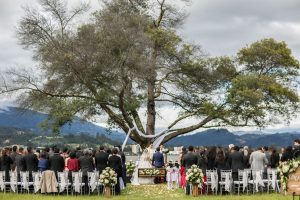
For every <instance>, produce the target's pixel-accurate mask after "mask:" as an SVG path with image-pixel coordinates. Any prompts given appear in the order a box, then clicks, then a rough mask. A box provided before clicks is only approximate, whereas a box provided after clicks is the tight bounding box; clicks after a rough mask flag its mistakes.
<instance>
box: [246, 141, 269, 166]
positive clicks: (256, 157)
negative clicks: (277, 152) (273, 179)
mask: <svg viewBox="0 0 300 200" xmlns="http://www.w3.org/2000/svg"><path fill="white" fill-rule="evenodd" d="M249 162H250V165H251V169H252V170H253V171H264V169H265V166H266V165H267V164H268V159H267V157H266V154H264V153H263V150H262V148H261V147H260V148H258V149H257V151H254V152H253V153H252V154H251V155H250V160H249Z"/></svg>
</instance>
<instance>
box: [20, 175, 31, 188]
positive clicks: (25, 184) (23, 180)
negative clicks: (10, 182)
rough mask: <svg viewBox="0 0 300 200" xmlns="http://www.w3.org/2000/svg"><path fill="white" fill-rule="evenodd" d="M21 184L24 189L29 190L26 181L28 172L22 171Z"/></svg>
mask: <svg viewBox="0 0 300 200" xmlns="http://www.w3.org/2000/svg"><path fill="white" fill-rule="evenodd" d="M21 175H22V183H21V184H22V186H23V188H24V189H25V190H29V183H28V178H29V177H28V173H26V172H23V173H22V174H21Z"/></svg>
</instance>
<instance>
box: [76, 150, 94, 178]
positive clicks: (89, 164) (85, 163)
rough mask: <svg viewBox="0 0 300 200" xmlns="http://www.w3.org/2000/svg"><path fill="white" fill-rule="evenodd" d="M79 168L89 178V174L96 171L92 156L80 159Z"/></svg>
mask: <svg viewBox="0 0 300 200" xmlns="http://www.w3.org/2000/svg"><path fill="white" fill-rule="evenodd" d="M78 161H79V167H80V169H81V171H82V175H84V176H87V173H88V172H92V171H93V170H94V163H93V158H92V157H90V156H87V155H85V156H81V157H80V158H79V159H78Z"/></svg>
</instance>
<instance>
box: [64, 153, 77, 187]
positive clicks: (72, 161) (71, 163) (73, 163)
mask: <svg viewBox="0 0 300 200" xmlns="http://www.w3.org/2000/svg"><path fill="white" fill-rule="evenodd" d="M67 170H68V171H69V180H70V182H71V183H72V172H78V171H79V162H78V159H77V158H76V153H75V152H74V151H72V152H71V153H70V158H69V159H68V160H67Z"/></svg>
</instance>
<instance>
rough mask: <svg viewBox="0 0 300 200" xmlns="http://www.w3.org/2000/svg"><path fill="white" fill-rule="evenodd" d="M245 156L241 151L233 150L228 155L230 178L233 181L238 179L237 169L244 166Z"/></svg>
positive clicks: (241, 168)
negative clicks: (230, 170)
mask: <svg viewBox="0 0 300 200" xmlns="http://www.w3.org/2000/svg"><path fill="white" fill-rule="evenodd" d="M245 160H246V157H245V156H244V155H243V153H242V152H239V151H234V152H232V153H230V154H229V156H228V164H229V167H230V169H232V178H233V180H234V181H237V180H238V170H239V169H240V170H243V169H244V168H245Z"/></svg>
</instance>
